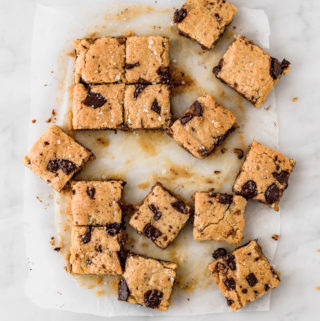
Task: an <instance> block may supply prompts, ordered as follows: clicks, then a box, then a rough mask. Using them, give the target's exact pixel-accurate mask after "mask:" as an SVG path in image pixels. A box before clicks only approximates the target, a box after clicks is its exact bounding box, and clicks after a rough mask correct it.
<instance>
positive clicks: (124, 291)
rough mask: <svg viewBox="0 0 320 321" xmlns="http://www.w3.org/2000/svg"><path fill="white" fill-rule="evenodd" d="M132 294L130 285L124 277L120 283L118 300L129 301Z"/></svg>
mask: <svg viewBox="0 0 320 321" xmlns="http://www.w3.org/2000/svg"><path fill="white" fill-rule="evenodd" d="M129 295H130V291H129V287H128V284H127V282H126V280H125V279H124V278H122V279H121V280H120V282H119V284H118V300H120V301H128V298H129Z"/></svg>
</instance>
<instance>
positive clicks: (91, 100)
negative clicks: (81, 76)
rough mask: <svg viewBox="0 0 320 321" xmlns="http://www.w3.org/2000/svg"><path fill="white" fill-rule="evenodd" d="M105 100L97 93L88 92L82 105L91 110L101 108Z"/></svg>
mask: <svg viewBox="0 0 320 321" xmlns="http://www.w3.org/2000/svg"><path fill="white" fill-rule="evenodd" d="M106 102H107V100H106V99H105V98H104V97H103V96H102V95H100V94H98V93H93V92H88V94H87V97H86V98H85V100H84V101H83V104H84V105H86V106H89V107H92V108H99V107H102V106H103V105H104V104H105V103H106Z"/></svg>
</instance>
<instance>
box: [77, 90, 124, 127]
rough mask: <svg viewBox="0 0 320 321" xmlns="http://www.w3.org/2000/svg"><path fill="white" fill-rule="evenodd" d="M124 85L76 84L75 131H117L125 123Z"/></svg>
mask: <svg viewBox="0 0 320 321" xmlns="http://www.w3.org/2000/svg"><path fill="white" fill-rule="evenodd" d="M124 88H125V85H124V84H108V85H92V86H85V85H84V84H76V85H75V86H74V91H73V105H72V128H73V129H108V128H110V129H117V128H120V127H121V126H122V123H123V103H124Z"/></svg>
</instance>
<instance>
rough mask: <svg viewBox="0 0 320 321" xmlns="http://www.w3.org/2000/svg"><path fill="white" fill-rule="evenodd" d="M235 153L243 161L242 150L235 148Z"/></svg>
mask: <svg viewBox="0 0 320 321" xmlns="http://www.w3.org/2000/svg"><path fill="white" fill-rule="evenodd" d="M233 152H234V153H235V154H236V155H237V156H238V159H242V158H243V155H244V152H243V150H242V149H240V148H234V149H233Z"/></svg>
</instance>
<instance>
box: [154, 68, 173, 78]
mask: <svg viewBox="0 0 320 321" xmlns="http://www.w3.org/2000/svg"><path fill="white" fill-rule="evenodd" d="M157 74H158V75H159V76H160V81H162V82H168V81H169V79H170V73H169V68H167V67H162V68H161V67H160V68H159V69H158V70H157Z"/></svg>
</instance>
